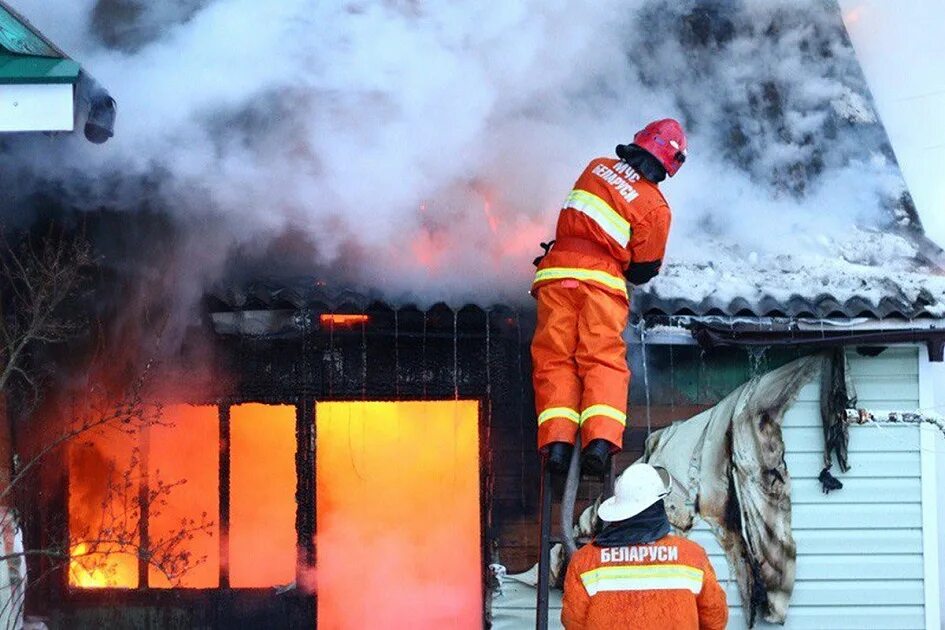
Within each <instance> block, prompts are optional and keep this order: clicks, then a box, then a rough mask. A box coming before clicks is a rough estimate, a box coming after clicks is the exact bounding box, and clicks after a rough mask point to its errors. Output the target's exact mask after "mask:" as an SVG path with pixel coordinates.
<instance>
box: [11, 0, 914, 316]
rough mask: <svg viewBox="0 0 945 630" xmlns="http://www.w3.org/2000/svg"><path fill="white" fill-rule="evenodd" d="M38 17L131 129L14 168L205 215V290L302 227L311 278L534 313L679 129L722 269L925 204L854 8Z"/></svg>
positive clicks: (132, 12)
mask: <svg viewBox="0 0 945 630" xmlns="http://www.w3.org/2000/svg"><path fill="white" fill-rule="evenodd" d="M16 8H17V9H18V10H20V11H21V12H22V13H24V14H25V15H26V16H28V17H29V18H31V19H32V20H33V21H34V23H35V24H36V25H37V26H38V27H39V28H40V29H42V30H43V31H44V32H46V33H47V34H48V35H49V36H50V37H51V38H52V39H53V40H54V41H57V43H59V44H61V45H62V46H63V47H64V48H66V49H67V51H68V52H69V53H70V54H72V55H73V56H74V57H75V58H77V59H78V60H80V61H81V62H82V63H83V64H84V66H85V67H86V68H87V69H88V70H89V72H90V73H92V74H93V75H94V76H95V77H96V78H97V79H99V81H100V82H101V83H102V84H103V85H105V86H106V87H107V88H108V89H109V91H110V92H111V93H112V94H113V95H114V96H115V97H116V99H117V101H118V103H119V118H118V125H117V128H116V135H115V138H114V139H112V140H111V141H110V142H109V143H108V144H106V145H104V146H93V145H90V144H88V143H85V142H84V140H82V139H81V138H80V137H78V136H76V137H63V138H58V139H56V140H55V141H52V142H49V141H43V142H40V143H36V142H35V141H25V140H24V141H20V142H17V143H13V144H11V145H10V149H9V151H8V152H7V157H8V158H10V157H12V158H13V159H12V160H11V159H4V160H3V163H5V164H7V165H10V164H11V162H13V161H14V160H15V163H16V165H17V170H16V173H17V179H18V180H19V181H20V182H29V181H31V178H30V177H29V176H28V175H24V173H28V172H32V173H33V174H34V176H35V177H38V178H40V180H42V181H43V182H45V183H46V184H48V182H49V180H53V181H56V182H58V183H59V184H60V185H62V186H63V187H64V190H65V191H66V193H67V194H70V195H72V196H74V197H75V199H76V200H77V202H81V203H83V204H87V205H90V206H95V207H98V206H102V205H104V206H109V207H118V208H127V209H129V210H133V209H134V208H137V207H140V206H142V205H149V206H151V207H154V205H155V204H158V205H161V206H165V207H167V208H168V209H170V210H172V211H173V212H175V213H177V214H178V215H179V216H181V217H185V218H186V221H188V222H190V223H191V224H194V225H197V226H199V228H198V229H199V231H200V234H199V235H198V237H197V238H194V239H193V240H194V245H193V246H194V247H196V248H198V249H199V251H198V252H197V253H198V254H199V260H200V261H201V264H200V268H201V270H202V275H203V276H206V277H205V278H202V280H203V279H212V278H213V277H214V276H216V275H219V274H220V273H222V269H221V267H222V265H223V263H224V261H226V260H227V259H228V256H230V255H231V253H232V249H233V246H240V247H242V248H243V249H244V250H245V249H248V251H250V252H256V253H258V252H261V251H264V249H265V247H266V245H267V244H268V243H269V242H270V240H271V239H272V238H274V237H276V236H278V235H280V234H284V233H285V232H290V233H296V234H301V235H303V236H304V237H305V238H306V239H307V240H308V241H310V242H311V243H312V244H313V246H314V247H313V251H312V254H311V255H312V261H313V265H314V264H315V263H318V264H319V265H320V266H321V267H322V268H324V267H328V268H329V269H330V268H332V266H335V267H337V268H339V269H344V270H345V277H346V278H351V279H353V280H354V281H356V282H359V283H361V284H363V285H365V286H369V287H372V288H376V289H380V290H382V291H384V292H385V293H386V294H387V295H389V296H391V297H398V296H402V295H411V296H413V297H419V298H420V299H421V300H422V299H427V298H436V299H440V298H444V297H447V298H452V299H462V298H476V299H479V300H480V301H490V300H498V299H505V300H510V299H511V300H513V301H516V300H517V299H519V298H520V299H524V296H525V292H526V291H527V288H528V285H529V276H530V273H531V270H532V267H531V265H530V260H531V258H532V257H534V256H535V255H536V254H537V253H538V248H537V244H538V241H539V240H543V239H547V238H550V237H551V235H552V234H553V229H554V222H555V219H556V216H557V210H558V207H559V204H560V201H561V199H563V197H564V196H565V195H566V193H567V191H568V189H569V188H570V185H571V183H572V182H573V180H574V179H575V178H576V176H577V175H578V173H579V172H580V170H581V169H582V168H583V166H584V165H585V164H586V162H587V161H588V160H589V159H591V158H593V157H595V156H598V155H609V154H611V153H612V151H613V146H614V145H615V144H617V143H621V142H627V141H629V140H630V138H631V136H632V133H633V132H634V131H635V130H636V128H638V127H639V126H641V125H642V124H644V123H645V122H647V121H649V120H651V119H653V118H657V117H664V116H673V117H679V118H681V119H682V120H684V121H685V122H686V123H687V126H688V127H689V130H690V146H691V151H690V160H689V162H688V163H687V164H686V166H685V168H684V169H683V170H682V171H681V173H680V175H679V176H678V177H677V178H674V179H672V180H670V181H668V182H667V183H666V184H665V185H664V186H663V189H664V191H665V193H666V195H667V197H668V199H669V200H670V203H671V205H672V207H673V209H674V231H673V235H672V239H671V246H670V256H669V258H670V261H672V260H673V259H674V258H675V259H677V260H689V261H691V260H696V259H699V258H700V257H708V258H711V255H712V254H711V252H707V251H706V242H707V238H708V239H712V240H713V241H717V242H726V243H735V244H737V247H736V251H742V252H743V253H745V254H746V255H747V253H748V252H750V251H759V252H762V253H768V254H777V253H780V252H781V251H782V250H785V249H786V248H789V249H790V253H792V254H803V255H811V256H815V255H820V256H830V255H836V254H835V253H834V252H835V251H836V249H835V247H834V245H833V242H834V241H836V240H838V239H841V238H844V237H846V236H848V235H849V233H850V230H851V229H852V227H853V226H854V225H855V224H858V225H866V226H874V227H877V228H879V227H885V225H886V224H888V223H889V214H888V213H887V212H886V211H885V209H886V208H888V207H889V206H890V203H891V201H890V200H894V199H895V198H896V197H898V196H899V195H900V194H901V192H902V191H903V188H902V182H901V179H900V178H899V176H898V173H897V170H896V168H895V166H894V164H893V163H892V162H891V161H890V160H891V155H889V154H884V151H883V144H884V141H885V140H884V136H882V131H881V128H879V127H878V125H877V124H875V123H871V122H870V120H869V118H868V114H869V113H870V112H869V108H870V103H869V99H868V98H867V99H865V100H864V98H863V96H862V95H863V93H864V90H865V85H864V83H863V81H862V77H861V76H860V74H859V72H858V70H857V69H856V63H855V59H854V58H853V53H852V49H850V48H849V45H848V44H847V43H846V41H845V39H844V37H843V32H842V25H841V22H840V18H839V15H838V14H837V13H836V8H835V6H834V4H833V3H832V2H823V1H822V0H805V1H803V2H789V1H787V0H779V1H774V0H772V1H770V2H746V3H741V2H734V1H727V0H726V1H722V0H717V1H713V2H695V1H694V0H687V1H684V2H678V3H672V6H671V7H670V6H667V3H662V2H655V1H644V0H635V1H634V2H620V1H617V0H604V1H595V2H569V1H566V0H557V1H555V0H550V1H549V0H544V1H539V0H519V1H517V2H503V3H479V2H454V3H425V2H421V1H419V0H416V1H407V0H404V1H394V0H387V1H373V2H372V1H368V0H363V1H349V2H316V1H314V0H280V1H279V2H272V3H263V2H258V1H257V0H174V1H173V2H172V1H171V0H165V1H163V2H158V3H147V2H143V1H142V0H97V1H93V0H81V1H79V0H68V1H66V0H18V1H17V2H16ZM851 70H852V72H851ZM851 94H852V95H853V96H852V97H851V96H850V95H851ZM851 108H853V109H857V108H858V109H857V111H864V109H865V111H866V112H867V114H864V116H866V117H865V118H861V119H856V120H854V119H852V118H851V116H850V115H849V112H850V111H851ZM853 118H855V117H853ZM51 147H52V148H51ZM0 157H2V156H0ZM8 172H10V171H8ZM141 182H147V185H146V186H145V185H142V184H141ZM155 200H159V201H155ZM145 201H147V204H145ZM272 264H273V268H272V270H273V272H274V273H275V272H278V271H279V269H278V264H279V261H278V260H273V261H272Z"/></svg>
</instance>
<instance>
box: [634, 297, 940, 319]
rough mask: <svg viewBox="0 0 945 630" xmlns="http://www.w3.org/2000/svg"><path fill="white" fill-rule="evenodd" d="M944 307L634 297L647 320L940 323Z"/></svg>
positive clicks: (895, 300) (901, 300)
mask: <svg viewBox="0 0 945 630" xmlns="http://www.w3.org/2000/svg"><path fill="white" fill-rule="evenodd" d="M940 309H941V305H940V303H939V302H938V301H937V300H935V299H934V298H933V297H932V296H931V294H928V295H927V296H922V297H921V298H920V299H918V300H908V299H907V298H906V297H905V296H890V297H883V298H881V299H880V300H879V302H878V303H873V302H871V301H869V300H867V299H866V298H863V297H859V296H856V297H851V298H849V299H847V300H844V301H839V300H837V298H836V297H834V296H832V295H830V294H826V293H822V294H819V295H817V296H815V297H813V298H808V297H804V296H801V295H797V294H794V295H792V296H791V297H789V298H788V299H786V300H781V299H777V298H775V297H773V296H771V295H765V296H763V297H762V298H761V299H760V300H757V301H754V300H752V301H749V300H747V299H745V298H743V297H738V298H735V299H732V300H719V299H717V298H715V297H707V298H705V299H703V300H699V301H694V300H691V299H687V298H670V299H664V298H661V297H659V296H658V295H655V294H653V293H650V292H646V291H638V292H636V293H634V304H633V312H634V314H635V315H637V316H641V315H642V316H644V317H647V318H651V317H659V316H687V315H688V316H720V317H756V318H757V317H779V318H791V319H801V318H810V319H854V318H862V317H865V318H869V319H877V320H880V319H888V318H894V319H903V320H910V319H921V318H934V319H941V315H940Z"/></svg>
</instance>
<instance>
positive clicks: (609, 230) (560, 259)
mask: <svg viewBox="0 0 945 630" xmlns="http://www.w3.org/2000/svg"><path fill="white" fill-rule="evenodd" d="M670 219H671V213H670V210H669V206H668V205H667V203H666V199H665V198H664V197H663V194H662V193H661V192H660V190H659V187H658V186H657V185H656V184H654V183H653V182H651V181H649V180H647V179H645V178H644V177H642V176H641V175H640V174H639V173H637V172H636V171H635V170H634V169H633V168H632V167H631V166H630V165H629V164H627V163H626V162H624V161H622V160H619V159H617V158H604V157H602V158H597V159H595V160H593V161H591V163H590V164H588V166H587V168H585V169H584V172H583V173H581V176H580V177H579V178H578V180H577V182H575V184H574V188H573V190H572V191H571V193H570V194H569V195H568V198H567V199H566V200H565V203H564V207H563V208H562V209H561V213H560V215H559V216H558V226H557V229H556V231H555V239H556V241H557V242H556V244H555V246H554V247H553V248H552V249H551V252H550V253H549V254H548V255H547V256H545V257H544V259H543V260H542V261H541V263H540V264H539V266H538V271H537V273H536V275H535V281H534V283H533V285H532V287H533V289H535V288H537V287H539V286H540V285H541V284H544V283H546V282H551V281H554V280H562V279H574V280H580V281H584V282H591V283H593V284H595V285H598V286H601V287H603V288H605V289H607V290H608V291H611V292H613V293H616V294H618V295H621V296H622V297H623V298H624V299H626V298H627V287H626V280H625V279H624V272H625V271H626V270H627V268H628V266H629V265H631V264H645V263H650V264H651V265H655V268H654V270H653V275H655V272H656V271H658V269H659V264H660V262H661V261H662V259H663V253H664V251H665V249H666V239H667V237H668V235H669V225H670Z"/></svg>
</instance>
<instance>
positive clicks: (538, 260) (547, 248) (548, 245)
mask: <svg viewBox="0 0 945 630" xmlns="http://www.w3.org/2000/svg"><path fill="white" fill-rule="evenodd" d="M554 244H555V242H554V241H548V242H547V243H542V244H541V248H542V249H543V250H545V253H544V254H542V255H541V256H539V257H538V258H536V259H535V260H533V261H532V264H533V265H535V266H536V267H537V266H538V265H540V264H541V261H542V260H544V258H545V256H547V255H548V252H550V251H551V246H552V245H554Z"/></svg>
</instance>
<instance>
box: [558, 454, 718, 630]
mask: <svg viewBox="0 0 945 630" xmlns="http://www.w3.org/2000/svg"><path fill="white" fill-rule="evenodd" d="M671 489H672V481H671V478H670V476H669V473H667V472H666V470H664V469H662V468H656V467H654V466H650V465H649V464H634V465H632V466H630V467H629V468H627V470H626V471H624V473H623V474H622V475H621V476H620V477H619V478H618V479H617V482H616V484H615V487H614V496H613V497H611V498H609V499H607V500H606V501H604V502H603V503H602V504H601V506H600V508H599V509H598V511H597V515H598V516H600V518H601V520H602V521H604V522H606V523H607V525H606V526H605V527H604V530H603V531H602V532H601V533H600V535H598V536H597V537H596V538H595V539H594V540H593V541H592V542H591V543H590V544H588V545H586V546H584V547H583V548H581V549H580V550H578V552H577V553H575V554H574V557H573V558H571V563H570V565H569V566H568V573H567V576H566V577H565V583H564V606H563V608H562V610H561V622H562V623H563V624H564V627H565V628H566V629H567V630H621V629H623V628H634V629H635V630H664V629H666V628H673V629H674V630H723V629H724V628H725V624H726V623H727V621H728V605H727V604H726V600H725V591H724V590H722V587H721V586H719V583H718V580H717V579H716V577H715V571H713V570H712V565H711V564H710V563H709V558H708V556H706V553H705V550H704V549H703V548H702V547H700V546H699V545H698V544H696V543H694V542H692V541H691V540H687V539H686V538H680V537H679V536H674V535H673V534H671V533H670V524H669V518H668V517H667V515H666V506H665V504H664V503H663V499H664V498H666V497H667V496H669V493H670V491H671Z"/></svg>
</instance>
